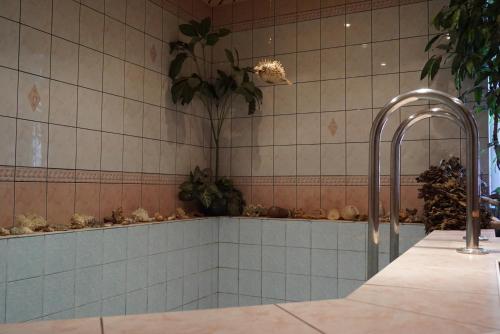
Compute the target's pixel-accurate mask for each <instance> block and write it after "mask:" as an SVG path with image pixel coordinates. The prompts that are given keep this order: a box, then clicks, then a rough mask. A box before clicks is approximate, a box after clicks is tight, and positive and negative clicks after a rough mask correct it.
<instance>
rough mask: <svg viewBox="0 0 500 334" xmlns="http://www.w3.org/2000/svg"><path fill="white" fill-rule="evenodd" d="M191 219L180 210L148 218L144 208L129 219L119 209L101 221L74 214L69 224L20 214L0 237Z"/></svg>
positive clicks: (1, 230) (156, 214)
mask: <svg viewBox="0 0 500 334" xmlns="http://www.w3.org/2000/svg"><path fill="white" fill-rule="evenodd" d="M191 217H193V216H192V215H189V214H188V213H186V212H185V211H184V209H182V208H177V209H176V211H175V213H174V214H173V215H171V216H168V217H167V218H165V217H164V216H163V215H161V214H160V213H159V212H157V213H155V214H154V217H150V216H149V213H148V211H147V210H146V209H144V208H138V209H137V210H135V211H133V212H132V214H131V216H130V217H125V215H124V214H123V209H122V208H121V207H119V208H116V209H115V210H113V211H112V212H111V215H110V216H106V217H104V218H103V220H102V221H99V220H98V219H97V218H96V217H94V216H90V215H85V214H81V213H75V214H73V216H71V219H70V221H69V224H52V223H49V222H47V220H45V218H43V217H42V216H39V215H36V214H32V213H29V214H20V215H17V216H16V221H15V224H14V226H13V227H11V228H3V227H0V236H8V235H22V234H32V233H35V232H55V231H68V230H80V229H84V228H99V227H109V226H113V225H130V224H140V223H148V222H162V221H165V220H175V219H188V218H191Z"/></svg>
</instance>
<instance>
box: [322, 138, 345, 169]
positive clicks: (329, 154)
mask: <svg viewBox="0 0 500 334" xmlns="http://www.w3.org/2000/svg"><path fill="white" fill-rule="evenodd" d="M345 149H346V145H345V144H324V145H321V175H345V165H346V163H345V161H346V157H345Z"/></svg>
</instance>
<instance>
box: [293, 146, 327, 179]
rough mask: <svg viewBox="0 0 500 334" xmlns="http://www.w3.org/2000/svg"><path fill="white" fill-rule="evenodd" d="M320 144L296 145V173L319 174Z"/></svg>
mask: <svg viewBox="0 0 500 334" xmlns="http://www.w3.org/2000/svg"><path fill="white" fill-rule="evenodd" d="M320 146H321V145H297V175H319V174H320V168H321V167H320V166H321V151H320V150H321V148H320Z"/></svg>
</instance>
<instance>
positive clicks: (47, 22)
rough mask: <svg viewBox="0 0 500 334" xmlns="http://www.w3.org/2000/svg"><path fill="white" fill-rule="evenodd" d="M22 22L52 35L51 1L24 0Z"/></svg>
mask: <svg viewBox="0 0 500 334" xmlns="http://www.w3.org/2000/svg"><path fill="white" fill-rule="evenodd" d="M21 22H22V23H23V24H26V25H29V26H32V27H33V28H37V29H40V30H43V31H45V32H48V33H50V28H51V23H52V1H51V0H22V1H21Z"/></svg>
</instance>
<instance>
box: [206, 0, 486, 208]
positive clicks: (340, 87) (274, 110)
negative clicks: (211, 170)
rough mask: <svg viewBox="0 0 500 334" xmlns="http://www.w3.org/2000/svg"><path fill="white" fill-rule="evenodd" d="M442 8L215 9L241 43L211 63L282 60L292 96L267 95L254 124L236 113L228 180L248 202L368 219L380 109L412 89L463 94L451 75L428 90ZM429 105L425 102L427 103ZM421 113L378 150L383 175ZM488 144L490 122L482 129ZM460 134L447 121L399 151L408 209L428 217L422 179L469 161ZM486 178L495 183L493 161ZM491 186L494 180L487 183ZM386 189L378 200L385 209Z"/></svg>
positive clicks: (272, 1)
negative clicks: (431, 43) (234, 55)
mask: <svg viewBox="0 0 500 334" xmlns="http://www.w3.org/2000/svg"><path fill="white" fill-rule="evenodd" d="M445 3H446V1H444V0H432V1H429V2H427V1H419V0H401V1H398V0H373V1H356V0H353V1H347V2H345V1H343V0H324V1H323V0H321V1H320V0H307V1H302V0H254V1H248V2H242V3H236V4H234V5H232V6H229V5H228V6H221V7H217V8H215V9H214V14H213V16H214V21H215V23H216V24H219V25H225V26H230V27H232V29H233V30H235V31H236V32H235V33H234V34H233V35H232V36H231V37H229V38H226V39H225V40H224V41H223V42H222V43H220V47H219V48H218V50H216V51H215V52H214V57H213V60H214V63H215V66H219V65H224V64H223V63H222V62H224V54H223V52H222V50H223V48H225V47H235V48H238V50H239V54H240V56H241V58H243V59H244V60H243V62H244V63H247V64H252V63H256V62H257V61H258V60H259V59H261V58H263V57H275V58H277V59H279V60H281V62H282V63H283V64H284V66H285V68H286V71H287V74H288V78H289V79H290V80H291V81H292V82H293V83H294V84H293V85H290V86H287V85H276V86H269V85H265V84H264V83H262V82H260V84H261V85H262V90H263V92H264V102H263V107H262V110H261V111H260V112H259V113H257V114H256V115H255V116H253V117H248V116H247V115H246V112H245V110H244V108H241V107H240V104H239V103H235V104H234V105H233V113H232V117H233V118H232V119H231V120H230V121H229V122H228V123H227V126H226V128H225V131H224V141H223V146H225V148H224V149H223V151H222V153H223V154H222V161H223V166H222V168H221V169H222V171H223V172H224V174H226V175H230V176H232V177H234V178H236V180H237V183H238V184H239V185H240V186H241V187H242V189H243V190H244V192H245V194H246V197H247V200H248V201H249V202H252V203H255V204H257V203H261V204H264V205H272V204H275V205H279V206H284V207H292V208H293V207H300V208H303V209H305V210H306V211H313V210H317V209H319V208H320V207H321V208H323V209H326V210H328V209H331V208H332V207H337V208H341V207H343V206H344V205H346V204H354V205H356V206H357V207H358V208H359V209H360V210H361V211H362V212H364V213H366V209H367V171H368V167H367V166H368V146H369V145H368V137H369V131H370V127H371V124H372V120H373V119H374V118H375V116H376V114H377V113H378V111H379V109H380V107H381V106H383V105H384V104H385V103H386V102H387V101H388V100H389V99H390V98H392V97H394V96H396V95H398V94H399V93H404V92H407V91H410V90H413V89H417V88H421V87H432V88H436V89H439V90H443V91H446V92H449V93H451V94H456V92H455V91H454V88H453V83H452V81H451V76H450V71H449V70H447V69H445V70H442V71H441V72H440V73H439V75H438V76H437V78H436V79H435V80H434V81H433V82H429V81H427V79H426V80H424V81H420V70H421V68H422V67H423V64H424V63H425V61H426V60H427V58H428V56H429V54H428V53H426V52H424V48H425V45H426V43H427V40H428V39H429V37H430V36H432V34H433V33H434V32H435V31H434V29H433V27H432V26H431V25H429V21H430V20H431V19H432V17H433V15H434V14H435V13H436V12H437V11H438V10H439V9H440V8H441V6H443V5H444V4H445ZM423 104H424V105H425V104H426V103H425V101H424V102H423ZM424 105H420V106H419V105H410V106H408V107H404V108H403V109H402V110H400V112H399V113H396V114H395V117H393V118H391V120H390V121H389V124H388V125H387V129H386V130H385V131H384V134H383V143H382V145H381V151H382V154H381V158H382V167H381V169H382V173H383V175H388V171H389V165H388V160H389V141H390V140H391V138H392V133H391V132H393V131H394V129H395V128H396V126H397V125H398V124H399V122H400V120H402V119H404V117H405V116H406V115H407V114H408V113H410V112H414V111H416V110H419V109H421V108H423V107H424ZM478 123H479V126H480V136H481V145H482V147H483V148H484V147H486V144H487V138H486V137H487V116H486V115H485V114H482V115H481V116H480V117H479V118H478ZM461 138H463V134H461V133H460V129H459V127H458V126H456V125H454V124H452V123H450V122H449V121H444V120H439V119H432V120H430V121H429V120H426V121H422V122H421V123H419V124H418V125H416V126H415V127H414V128H412V129H411V131H409V132H408V133H407V135H406V137H405V142H404V144H403V150H402V173H403V175H404V177H403V180H402V185H403V187H402V207H403V208H404V207H410V208H411V207H419V208H420V207H421V205H422V203H421V201H420V200H419V199H417V196H416V195H417V191H416V190H417V188H418V186H417V184H416V182H415V175H418V174H419V173H420V172H422V171H423V170H425V169H427V168H428V166H429V165H430V164H436V163H438V162H439V160H440V159H442V158H447V157H449V156H450V155H455V156H463V152H464V151H465V147H464V143H463V140H461ZM481 162H482V164H481V165H482V172H483V173H485V174H487V173H488V157H487V152H485V153H482V159H481ZM485 180H487V177H486V176H485ZM388 184H389V183H388V178H387V177H385V178H383V179H382V185H383V187H382V192H383V194H382V199H383V202H384V207H385V209H386V210H388V209H389V205H388V197H389V196H388Z"/></svg>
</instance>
